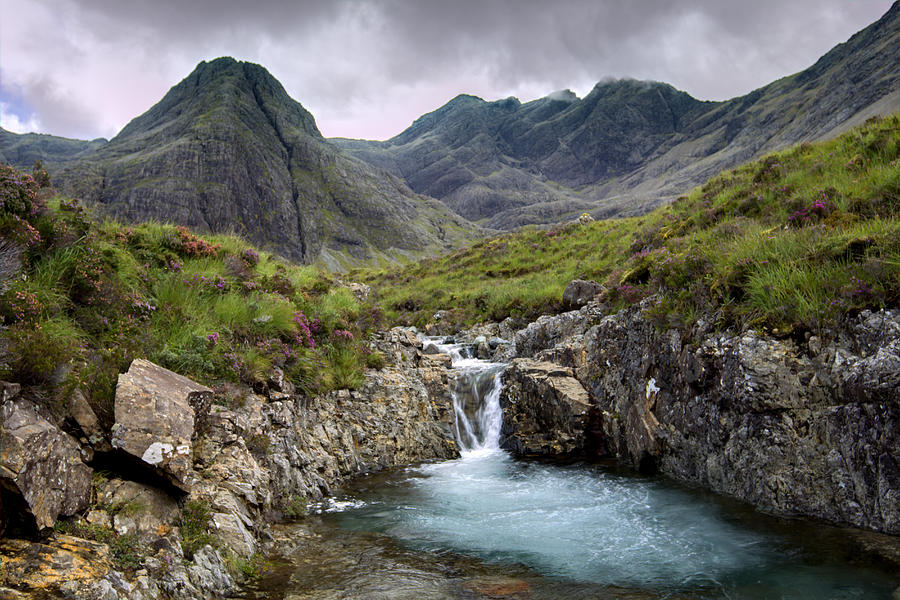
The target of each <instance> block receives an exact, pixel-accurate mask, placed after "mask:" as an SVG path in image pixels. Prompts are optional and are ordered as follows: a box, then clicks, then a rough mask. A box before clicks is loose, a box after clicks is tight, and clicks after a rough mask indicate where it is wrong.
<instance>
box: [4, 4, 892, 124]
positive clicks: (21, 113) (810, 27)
mask: <svg viewBox="0 0 900 600" xmlns="http://www.w3.org/2000/svg"><path fill="white" fill-rule="evenodd" d="M890 5H891V2H890V0H755V1H754V2H748V1H746V0H330V1H329V0H321V1H312V0H0V14H2V15H3V18H2V20H0V125H2V127H4V128H6V129H10V130H13V131H16V132H25V131H38V132H42V133H53V134H55V135H63V136H68V137H77V138H87V139H91V138H95V137H112V136H113V135H115V134H116V132H118V131H119V130H120V129H121V128H122V127H123V126H124V125H125V124H126V123H127V122H128V121H129V120H130V119H132V118H134V117H135V116H137V115H139V114H140V113H142V112H144V111H145V110H147V109H148V108H150V107H151V106H152V105H153V104H154V103H155V102H157V101H158V100H159V99H160V98H161V97H162V96H163V94H165V92H166V91H167V90H168V89H169V88H170V87H172V86H173V85H175V84H176V83H178V81H180V80H181V79H183V78H184V77H185V76H187V75H188V73H190V72H191V70H193V68H194V67H195V66H196V64H197V63H198V62H200V61H201V60H209V59H212V58H216V57H218V56H226V55H227V56H233V57H235V58H237V59H240V60H249V61H252V62H256V63H259V64H261V65H263V66H265V67H266V68H267V69H269V71H270V72H271V73H272V74H273V75H274V76H275V77H276V78H278V79H279V80H280V81H281V82H282V83H283V84H284V86H285V88H286V89H287V91H288V93H289V94H290V95H291V96H293V97H294V98H295V99H297V100H298V101H300V102H301V103H302V104H303V105H304V106H306V108H307V109H309V110H310V111H311V112H312V113H313V115H315V117H316V121H317V123H318V125H319V128H320V129H321V130H322V132H323V134H324V135H325V136H328V137H333V136H345V137H358V138H367V139H386V138H388V137H391V136H393V135H395V134H397V133H399V132H400V131H402V130H403V129H405V128H406V127H408V126H409V124H410V123H411V122H412V121H413V119H415V118H416V117H418V116H419V115H421V114H423V113H425V112H428V111H431V110H434V109H435V108H437V107H439V106H440V105H442V104H444V103H445V102H447V101H448V100H449V99H450V98H452V97H453V96H455V95H456V94H459V93H463V92H464V93H469V94H475V95H478V96H481V97H483V98H485V99H488V100H494V99H498V98H505V97H507V96H517V97H519V98H520V99H522V100H531V99H534V98H538V97H541V96H545V95H547V94H549V93H550V92H553V91H554V90H558V89H564V88H569V89H572V90H573V91H574V92H575V93H577V94H578V95H579V96H583V95H584V94H586V93H587V92H589V91H590V89H591V88H592V87H593V85H594V84H595V83H596V82H597V81H599V80H601V79H604V78H607V77H633V78H636V79H653V80H657V81H665V82H668V83H671V84H672V85H674V86H675V87H677V88H679V89H682V90H685V91H687V92H689V93H690V94H692V95H693V96H695V97H697V98H700V99H704V100H723V99H727V98H731V97H734V96H739V95H742V94H746V93H747V92H749V91H751V90H753V89H755V88H757V87H759V86H762V85H765V84H766V83H769V82H770V81H772V80H774V79H777V78H779V77H782V76H785V75H789V74H791V73H795V72H797V71H799V70H802V69H804V68H806V67H808V66H809V65H811V64H812V63H814V62H815V61H816V59H817V58H818V57H820V56H821V55H822V54H824V53H825V52H826V51H827V50H829V49H830V48H832V47H833V46H835V45H836V44H838V43H840V42H843V41H845V40H846V39H847V38H849V37H850V36H851V35H852V34H853V33H855V32H856V31H858V30H860V29H862V28H863V27H865V26H866V25H868V24H870V23H872V22H874V21H875V20H877V19H878V18H879V17H880V16H881V15H883V14H884V13H885V12H886V11H887V10H888V8H889V7H890Z"/></svg>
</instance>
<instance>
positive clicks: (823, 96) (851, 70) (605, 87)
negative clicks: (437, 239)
mask: <svg viewBox="0 0 900 600" xmlns="http://www.w3.org/2000/svg"><path fill="white" fill-rule="evenodd" d="M898 14H900V5H898V4H897V3H895V4H894V5H893V6H891V8H890V9H889V10H888V12H887V13H886V14H885V15H884V16H883V17H882V18H881V19H880V20H879V21H878V22H876V23H874V24H872V25H870V26H869V27H867V28H866V29H864V30H862V31H861V32H859V33H857V34H856V35H854V36H853V37H852V38H850V40H848V41H847V42H846V43H844V44H840V45H839V46H836V47H835V48H834V49H832V50H831V51H830V52H828V53H827V54H826V55H825V56H823V57H822V58H821V59H820V60H819V61H818V62H816V64H814V65H813V66H811V67H809V68H808V69H806V70H805V71H801V72H800V73H798V74H796V75H792V76H790V77H785V78H782V79H779V80H778V81H776V82H773V83H771V84H769V85H767V86H765V87H762V88H760V89H757V90H755V91H753V92H751V93H749V94H747V95H746V96H742V97H739V98H734V99H732V100H729V101H727V102H701V101H699V100H697V99H695V98H692V97H691V96H690V95H688V94H686V93H685V92H681V91H679V90H676V89H675V88H673V87H672V86H670V85H667V84H664V83H658V82H647V81H633V80H620V81H602V82H600V83H598V84H597V85H596V86H595V87H594V89H593V90H591V92H590V93H589V94H588V95H587V96H585V97H584V98H580V99H579V98H578V97H576V96H575V94H573V93H571V92H569V91H564V92H555V93H553V94H551V95H549V96H547V97H545V98H540V99H538V100H534V101H531V102H525V103H521V102H519V101H518V100H517V99H515V98H506V99H503V100H498V101H495V102H486V101H484V100H482V99H481V98H477V97H474V96H467V95H460V96H457V97H456V98H454V99H452V100H451V101H450V102H448V103H447V104H446V105H444V106H442V107H441V108H439V109H437V110H435V111H433V112H431V113H428V114H426V115H423V116H422V117H420V118H419V119H417V120H416V121H415V122H414V123H413V124H412V126H410V127H409V129H407V130H406V131H404V132H402V133H400V134H399V135H397V136H396V137H394V138H392V139H390V140H387V141H384V142H367V141H361V140H335V141H336V142H338V143H339V144H340V145H341V146H342V147H343V148H344V149H345V150H347V151H348V152H350V153H352V154H353V155H355V156H357V157H359V158H361V159H362V160H366V161H368V162H370V163H371V164H373V165H378V166H380V167H382V168H385V169H387V170H389V171H390V172H392V173H394V174H395V175H397V176H399V177H402V178H403V179H404V180H405V181H406V182H407V184H409V186H410V187H411V188H412V189H413V190H415V191H417V192H420V193H424V194H428V195H430V196H433V197H435V198H438V199H440V200H442V201H443V202H445V203H446V204H447V205H448V206H450V207H451V208H453V209H454V210H455V211H457V212H458V213H459V214H461V215H463V216H464V217H466V218H467V219H470V220H472V221H476V222H480V223H484V224H486V225H487V226H489V227H494V228H498V229H513V228H515V227H518V226H521V225H525V224H528V223H554V222H558V221H562V220H568V219H574V218H576V217H578V215H580V214H581V213H583V212H585V211H590V212H591V213H592V214H593V215H594V216H603V217H607V216H612V215H627V214H638V213H642V212H646V211H648V210H650V209H651V208H653V207H655V206H656V205H658V204H659V203H660V202H661V201H664V200H665V199H666V198H674V197H676V196H678V195H680V194H683V193H685V192H687V191H688V190H690V189H691V188H692V187H694V186H696V185H698V184H700V183H702V182H703V181H705V180H706V179H708V178H709V177H711V176H713V175H715V174H716V173H718V172H719V171H721V170H723V169H726V168H729V167H733V166H736V165H738V164H740V163H743V162H746V161H748V160H750V159H751V158H754V157H756V156H759V155H761V154H763V153H766V152H771V151H774V150H778V149H782V148H785V147H787V146H790V145H793V144H796V143H799V142H803V141H813V140H816V139H822V138H826V137H833V136H834V135H837V134H838V133H840V132H841V131H844V130H845V129H846V128H848V127H849V126H852V125H858V124H860V123H862V122H863V121H864V120H865V119H866V118H868V117H871V116H874V115H876V114H882V115H886V114H891V113H893V112H895V111H896V110H897V102H898V97H900V95H898V89H900V86H898V83H900V73H898V71H897V69H896V57H895V55H894V54H893V50H894V49H895V48H896V46H897V43H898V39H900V33H898V28H897V26H896V23H897V18H898ZM796 115H802V118H797V117H796Z"/></svg>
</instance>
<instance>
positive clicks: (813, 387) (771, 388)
mask: <svg viewBox="0 0 900 600" xmlns="http://www.w3.org/2000/svg"><path fill="white" fill-rule="evenodd" d="M651 302H653V299H649V300H647V301H645V303H644V305H642V306H641V307H635V308H633V309H629V310H624V311H621V312H619V313H616V314H606V311H605V309H604V307H603V306H601V305H599V304H597V303H588V304H587V305H585V306H584V307H582V308H581V309H579V310H575V311H571V312H567V313H563V314H560V315H556V316H545V317H541V318H540V319H538V320H537V321H535V322H534V323H531V324H529V325H528V326H527V327H524V328H523V329H521V330H519V331H517V332H516V333H515V335H514V338H513V339H514V342H513V344H512V350H511V351H509V353H510V354H512V355H515V356H517V357H527V358H530V359H535V360H536V361H540V362H535V361H533V360H532V361H521V360H517V361H514V366H513V368H511V369H509V370H508V371H507V373H506V377H507V388H506V392H505V393H504V400H503V401H504V407H505V411H506V413H505V422H506V423H507V424H508V426H509V425H511V424H516V426H517V428H518V433H515V432H508V433H509V435H508V436H507V438H506V441H505V445H506V447H508V448H510V449H512V450H514V451H518V452H525V453H537V454H551V455H553V454H557V455H558V454H570V453H573V452H574V453H591V454H595V455H599V456H608V457H616V458H618V459H621V460H622V461H625V462H627V463H628V464H631V465H632V466H634V467H635V468H637V469H641V470H644V471H651V472H652V471H657V470H658V471H660V472H662V473H664V474H666V475H669V476H671V477H674V478H676V479H678V480H681V481H685V482H690V483H693V484H697V485H701V486H704V487H707V488H709V489H711V490H713V491H716V492H719V493H722V494H726V495H728V496H732V497H735V498H738V499H740V500H744V501H747V502H750V503H752V504H754V505H756V506H758V507H759V508H761V509H763V510H767V511H772V512H775V513H778V514H785V515H800V516H806V517H812V518H817V519H823V520H825V521H828V522H832V523H836V524H843V525H851V526H854V527H860V528H864V529H870V530H874V531H878V532H884V533H890V534H894V535H897V534H900V312H898V311H885V310H882V311H880V312H869V311H864V312H862V313H861V314H859V315H856V316H853V317H850V318H848V321H847V322H846V324H845V325H844V326H843V327H842V328H841V329H840V330H836V331H830V332H824V333H823V334H821V335H819V336H815V335H807V336H806V337H805V338H804V339H803V340H800V341H797V340H793V339H789V338H788V339H783V338H779V337H775V336H772V335H766V334H763V333H760V332H755V331H746V332H743V333H740V334H727V333H719V332H713V331H710V330H709V328H708V326H706V325H705V323H704V321H702V320H700V321H698V323H697V324H696V326H695V327H694V328H693V329H692V330H691V331H679V330H674V329H673V330H668V331H659V330H657V329H656V328H655V327H654V326H653V325H652V324H651V323H649V322H648V321H647V320H645V319H644V318H643V316H642V311H643V309H644V308H646V307H647V306H648V305H649V303H651ZM495 328H496V329H497V330H499V326H495ZM487 333H488V334H489V333H490V331H487ZM548 362H549V363H550V364H551V366H548V365H547V363H548ZM553 364H555V365H558V366H559V367H564V368H566V369H570V370H571V371H570V373H571V375H572V377H573V378H574V379H573V380H575V379H577V382H579V383H580V386H574V385H573V383H572V381H573V380H568V379H567V380H565V381H566V382H565V387H566V389H568V390H569V393H567V394H565V398H564V399H563V400H562V401H561V400H560V395H559V394H558V393H557V392H553V393H550V392H548V391H547V390H545V391H544V392H540V395H541V396H542V397H544V398H548V400H543V401H542V400H541V399H540V398H538V397H537V395H536V394H535V393H532V394H528V393H525V395H524V400H523V391H525V390H535V391H537V390H542V389H544V388H546V387H547V385H546V383H543V384H542V383H541V382H547V381H550V380H552V379H548V373H549V371H551V370H552V365H553ZM558 374H559V375H561V376H566V373H564V372H559V373H558ZM585 396H587V397H589V402H590V409H589V411H588V415H586V417H582V416H580V415H579V416H578V418H579V419H582V421H581V422H582V423H583V424H584V425H583V427H582V428H581V429H580V432H579V429H578V428H577V427H575V428H573V427H571V426H569V425H562V424H568V423H571V419H572V415H573V414H575V413H573V410H572V407H573V406H577V407H580V406H581V405H582V400H581V399H582V398H584V397H585ZM575 412H578V411H575ZM523 432H526V437H528V438H529V439H531V440H532V441H533V440H534V438H535V432H541V434H542V435H541V436H540V437H541V439H540V441H539V442H538V443H530V444H529V443H525V444H523V443H522V442H521V438H522V435H523ZM557 432H558V434H557ZM579 433H580V435H579ZM573 445H574V447H573Z"/></svg>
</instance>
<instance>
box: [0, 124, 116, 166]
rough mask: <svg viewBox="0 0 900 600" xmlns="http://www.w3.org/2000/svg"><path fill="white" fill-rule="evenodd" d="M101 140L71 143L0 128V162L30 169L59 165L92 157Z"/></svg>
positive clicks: (101, 142) (60, 139)
mask: <svg viewBox="0 0 900 600" xmlns="http://www.w3.org/2000/svg"><path fill="white" fill-rule="evenodd" d="M104 144H106V140H105V139H104V138H97V139H96V140H91V141H86V140H73V139H71V138H64V137H58V136H55V135H46V134H43V133H22V134H20V133H13V132H11V131H7V130H5V129H2V128H0V162H5V163H9V164H11V165H17V166H20V167H30V166H31V165H33V164H34V161H36V160H42V161H44V162H46V163H53V164H60V163H64V162H68V161H71V160H75V159H78V158H81V157H83V156H86V155H88V154H90V153H92V152H93V151H94V150H96V149H97V148H99V147H101V146H103V145H104Z"/></svg>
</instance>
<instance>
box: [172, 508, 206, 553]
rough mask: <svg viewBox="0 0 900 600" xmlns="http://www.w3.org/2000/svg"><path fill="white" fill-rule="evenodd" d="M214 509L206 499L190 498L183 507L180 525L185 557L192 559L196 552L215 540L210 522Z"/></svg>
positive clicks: (179, 520)
mask: <svg viewBox="0 0 900 600" xmlns="http://www.w3.org/2000/svg"><path fill="white" fill-rule="evenodd" d="M211 520H212V510H211V509H210V506H209V502H207V501H206V500H188V501H187V502H185V504H184V506H183V507H182V509H181V516H180V517H179V519H178V527H179V529H180V530H181V539H182V541H181V549H182V550H183V551H184V555H185V557H187V558H188V559H192V558H193V557H194V552H196V551H197V550H199V549H200V548H202V547H203V546H206V545H207V544H212V543H213V542H214V540H213V537H212V535H210V529H209V523H210V521H211Z"/></svg>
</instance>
